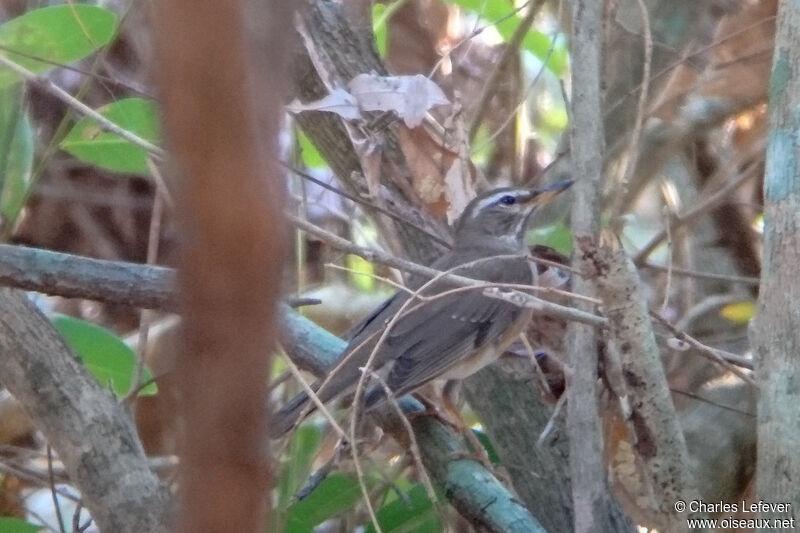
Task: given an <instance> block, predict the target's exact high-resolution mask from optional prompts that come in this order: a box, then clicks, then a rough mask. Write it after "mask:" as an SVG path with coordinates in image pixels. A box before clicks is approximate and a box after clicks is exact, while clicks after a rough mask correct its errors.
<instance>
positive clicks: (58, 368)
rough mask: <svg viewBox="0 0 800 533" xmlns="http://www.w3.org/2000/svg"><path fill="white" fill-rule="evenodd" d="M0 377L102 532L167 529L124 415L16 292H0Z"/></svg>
mask: <svg viewBox="0 0 800 533" xmlns="http://www.w3.org/2000/svg"><path fill="white" fill-rule="evenodd" d="M0 377H1V378H2V382H3V385H4V386H5V387H6V388H8V390H9V391H10V392H11V394H13V395H14V397H15V398H16V399H17V400H19V402H20V403H22V405H23V406H24V407H25V410H26V411H27V412H28V413H29V414H30V416H31V417H32V418H33V419H34V421H35V423H36V425H37V427H38V428H39V429H40V430H41V431H42V432H43V433H44V435H45V437H47V440H48V442H49V443H50V444H51V445H52V446H53V448H55V449H56V451H57V452H58V456H59V457H60V459H61V460H62V461H63V463H64V465H65V466H66V469H67V472H68V473H69V475H70V478H71V480H72V482H73V483H75V484H76V485H77V487H78V489H79V490H80V491H81V495H82V497H83V500H84V502H85V504H86V507H87V508H88V509H89V511H90V512H91V513H92V516H93V517H94V519H95V520H96V521H97V524H98V525H99V527H100V529H101V530H103V531H119V532H131V533H134V532H141V531H153V532H164V533H166V532H167V531H171V527H170V522H171V520H170V515H171V504H172V498H171V496H170V494H169V491H168V490H167V489H166V487H164V486H163V485H161V483H160V482H159V481H158V478H157V477H156V476H154V475H153V474H152V473H151V472H150V468H149V465H148V462H147V458H146V457H145V455H144V450H143V449H142V447H141V443H140V442H139V438H138V436H137V434H136V428H135V427H134V425H133V421H132V420H131V418H130V415H129V413H128V412H127V411H126V410H125V409H124V408H123V407H122V405H120V404H119V403H117V401H116V399H115V398H114V397H113V396H112V395H111V394H110V393H109V392H108V391H107V390H105V389H103V387H101V386H100V384H99V383H98V382H97V381H96V380H95V379H94V378H93V377H92V376H91V375H90V374H89V372H88V370H87V369H86V368H85V367H84V366H83V365H82V364H81V363H80V361H79V360H78V358H77V357H76V356H75V354H74V353H73V352H72V350H70V349H69V347H67V345H66V344H65V342H64V340H63V339H62V338H61V336H60V335H59V334H58V333H57V332H56V331H55V330H54V329H53V326H52V325H51V324H50V322H49V321H48V320H47V318H45V316H44V315H42V313H41V312H40V311H39V310H37V309H36V308H35V306H34V305H33V304H32V303H30V302H29V301H28V299H27V297H26V296H25V294H24V293H23V292H21V291H16V290H12V289H5V288H3V289H0Z"/></svg>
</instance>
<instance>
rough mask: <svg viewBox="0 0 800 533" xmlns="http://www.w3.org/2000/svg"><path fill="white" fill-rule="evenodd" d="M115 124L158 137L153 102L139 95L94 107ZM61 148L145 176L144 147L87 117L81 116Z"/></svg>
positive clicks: (146, 136) (89, 160)
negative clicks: (102, 127) (138, 96)
mask: <svg viewBox="0 0 800 533" xmlns="http://www.w3.org/2000/svg"><path fill="white" fill-rule="evenodd" d="M97 111H98V112H99V113H100V114H101V115H103V116H104V117H105V118H107V119H108V120H110V121H111V122H113V123H114V124H116V125H117V126H119V127H121V128H123V129H126V130H128V131H130V132H131V133H135V134H136V135H138V136H139V137H141V138H143V139H145V140H147V141H150V142H152V143H157V142H158V141H159V139H160V137H161V131H160V127H159V119H158V110H157V108H156V105H155V104H154V103H153V102H151V101H149V100H144V99H141V98H126V99H123V100H117V101H116V102H113V103H111V104H108V105H105V106H103V107H101V108H99V109H98V110H97ZM60 146H61V148H62V149H63V150H65V151H66V152H69V153H70V154H72V155H73V156H75V157H77V158H78V159H80V160H81V161H85V162H87V163H92V164H94V165H97V166H100V167H103V168H106V169H108V170H113V171H115V172H125V173H130V174H141V175H144V176H147V175H149V171H148V169H147V152H146V151H145V149H144V148H141V147H139V146H136V145H135V144H133V143H131V142H129V141H126V140H125V139H123V138H122V137H120V136H118V135H117V134H115V133H109V132H107V131H104V130H103V129H101V128H100V126H99V125H98V124H97V123H96V122H95V121H94V120H92V119H90V118H82V119H81V120H79V121H78V123H77V124H75V126H74V127H73V128H72V130H71V131H70V132H69V133H68V134H67V136H66V137H64V140H63V141H61V145H60Z"/></svg>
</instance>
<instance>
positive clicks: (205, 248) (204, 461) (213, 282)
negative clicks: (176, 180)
mask: <svg viewBox="0 0 800 533" xmlns="http://www.w3.org/2000/svg"><path fill="white" fill-rule="evenodd" d="M292 20H293V19H292V4H291V3H289V2H282V1H271V2H260V3H255V2H250V1H248V0H238V1H234V2H209V1H202V2H191V1H184V0H169V1H166V2H163V5H162V6H161V9H160V12H159V23H160V28H159V29H160V35H159V37H160V40H161V53H162V56H161V58H160V59H161V62H162V64H161V81H162V94H163V104H164V117H165V125H166V129H167V133H168V140H169V141H170V144H171V147H172V149H173V154H174V156H175V162H176V163H177V165H176V166H177V167H178V168H179V171H180V173H181V177H182V180H181V185H182V187H181V190H180V192H181V193H182V195H181V197H180V200H181V213H180V214H181V216H182V220H181V221H182V226H183V227H182V229H183V237H184V240H183V243H182V244H183V261H182V270H181V273H180V282H181V290H182V293H181V298H182V303H183V306H184V319H185V320H184V335H185V346H184V347H183V351H182V353H181V354H180V355H179V357H178V361H177V368H176V369H175V371H174V372H175V373H176V375H177V376H178V379H179V382H180V394H181V404H182V410H181V411H182V422H183V432H182V435H181V436H180V437H181V440H180V452H181V475H180V481H181V485H180V491H181V500H182V508H181V512H180V517H179V531H185V532H189V531H192V532H194V531H209V532H223V531H242V532H246V531H262V530H263V527H264V523H265V519H266V514H267V513H266V511H267V509H268V495H269V489H270V472H269V464H268V456H267V455H266V453H265V450H266V441H265V439H266V438H267V417H268V408H267V396H268V395H267V392H268V389H267V385H268V379H269V369H270V363H271V358H270V357H269V355H270V353H271V351H272V348H273V347H274V342H275V311H276V308H275V301H276V299H277V297H278V283H279V280H280V275H281V270H282V265H283V257H284V255H285V251H284V244H285V241H286V236H285V235H284V233H285V232H284V223H283V214H282V210H283V206H284V200H283V197H284V194H283V180H282V177H281V174H280V172H279V170H278V166H277V138H278V131H279V124H280V117H281V114H282V109H281V93H282V91H281V85H282V82H283V80H285V78H286V75H285V73H284V69H283V65H284V63H285V56H286V54H287V50H288V49H289V47H288V45H287V37H288V36H289V30H290V28H291V25H292Z"/></svg>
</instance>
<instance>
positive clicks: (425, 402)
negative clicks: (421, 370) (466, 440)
mask: <svg viewBox="0 0 800 533" xmlns="http://www.w3.org/2000/svg"><path fill="white" fill-rule="evenodd" d="M412 396H413V397H414V398H415V399H416V400H417V401H418V402H419V403H421V404H422V407H423V408H424V409H423V410H422V411H412V412H410V413H406V418H408V419H409V420H414V419H415V418H418V417H422V416H432V417H434V418H436V419H437V420H439V421H440V422H442V423H443V424H446V425H448V426H450V427H451V428H453V429H454V430H456V431H458V430H460V428H459V426H458V425H457V424H456V422H454V421H453V420H450V419H449V418H447V417H446V416H445V415H444V414H442V411H441V409H439V408H438V407H437V406H436V404H434V403H433V402H431V401H430V400H429V399H428V398H426V397H425V396H424V395H422V394H420V393H418V392H415V393H413V394H412Z"/></svg>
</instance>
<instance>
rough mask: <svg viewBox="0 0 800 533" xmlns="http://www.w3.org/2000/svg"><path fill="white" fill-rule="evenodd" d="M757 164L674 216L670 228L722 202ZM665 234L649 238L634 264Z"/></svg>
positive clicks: (695, 218)
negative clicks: (682, 212)
mask: <svg viewBox="0 0 800 533" xmlns="http://www.w3.org/2000/svg"><path fill="white" fill-rule="evenodd" d="M759 164H760V161H753V162H752V163H750V164H749V165H748V166H747V168H745V169H744V170H742V172H741V173H740V174H739V175H738V176H736V177H734V178H731V179H729V180H728V182H727V183H726V184H725V185H724V186H723V187H721V188H720V189H719V190H718V191H717V192H715V193H713V194H710V195H709V196H708V197H707V198H705V199H704V200H701V201H700V202H698V203H697V204H696V205H695V206H693V207H692V208H691V209H689V210H688V211H686V213H684V214H682V215H677V216H675V217H674V219H673V220H672V222H671V223H670V224H669V227H670V230H671V231H676V230H677V229H678V228H680V227H683V226H685V225H687V224H691V223H692V222H694V221H695V220H697V219H698V218H699V217H700V216H701V215H703V214H705V213H706V212H707V211H708V210H710V209H712V208H713V207H716V206H717V205H718V204H719V203H720V202H723V201H724V200H725V198H727V196H728V195H729V194H731V193H733V192H734V191H735V190H736V189H738V188H739V187H740V186H741V185H742V184H744V183H745V182H746V181H747V180H748V179H750V178H751V177H753V173H754V171H755V170H757V169H758V167H759ZM666 236H667V230H666V229H663V230H661V231H660V232H658V233H657V234H656V235H655V236H654V237H653V238H652V239H650V242H648V243H647V244H646V245H644V247H643V248H642V249H641V250H639V253H637V254H636V256H635V257H634V258H633V262H634V264H635V265H636V266H637V267H640V266H642V265H643V264H644V263H645V262H646V261H647V258H648V257H649V256H650V254H651V253H652V252H653V250H655V249H656V248H658V246H659V245H660V244H661V242H662V241H663V240H664V239H665V238H666Z"/></svg>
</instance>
